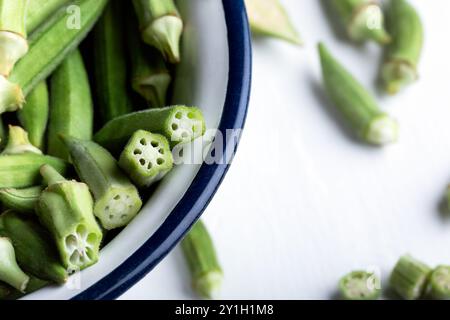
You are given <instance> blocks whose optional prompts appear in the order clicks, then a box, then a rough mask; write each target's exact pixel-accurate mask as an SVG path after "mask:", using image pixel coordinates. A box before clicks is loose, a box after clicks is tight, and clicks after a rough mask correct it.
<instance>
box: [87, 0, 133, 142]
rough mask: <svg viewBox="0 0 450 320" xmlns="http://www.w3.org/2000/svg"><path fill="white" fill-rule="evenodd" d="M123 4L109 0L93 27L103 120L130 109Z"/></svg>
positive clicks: (115, 0) (97, 88)
mask: <svg viewBox="0 0 450 320" xmlns="http://www.w3.org/2000/svg"><path fill="white" fill-rule="evenodd" d="M123 4H124V3H123V1H122V0H111V1H110V2H109V4H108V5H107V7H106V10H105V11H104V13H103V15H102V17H101V18H100V20H99V22H98V23H97V25H96V26H95V28H94V30H93V37H94V43H95V47H94V49H93V51H94V63H95V68H94V78H95V89H96V95H97V101H98V105H99V109H100V113H101V115H102V118H103V121H104V122H107V121H109V120H111V119H114V118H116V117H118V116H121V115H124V114H127V113H129V112H131V111H132V108H131V102H130V99H129V96H128V91H127V82H128V79H127V66H126V61H127V59H126V51H125V45H124V33H123V30H124V29H125V25H124V18H123V17H124V16H125V13H124V6H123ZM80 138H81V139H82V137H80Z"/></svg>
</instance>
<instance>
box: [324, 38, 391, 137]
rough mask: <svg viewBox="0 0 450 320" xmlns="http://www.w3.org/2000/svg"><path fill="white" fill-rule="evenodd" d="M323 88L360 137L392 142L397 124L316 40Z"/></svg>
mask: <svg viewBox="0 0 450 320" xmlns="http://www.w3.org/2000/svg"><path fill="white" fill-rule="evenodd" d="M319 53H320V60H321V64H322V75H323V81H324V85H325V90H326V92H327V94H328V96H329V97H330V99H331V101H332V102H333V103H334V104H335V106H336V107H337V109H338V111H339V112H340V113H341V114H342V116H343V117H344V119H345V120H346V122H347V123H348V124H349V125H350V127H351V128H353V130H354V132H355V133H356V135H357V136H358V137H360V138H361V139H362V140H363V141H365V142H367V143H370V144H374V145H384V144H388V143H392V142H395V141H396V140H397V136H398V124H397V122H396V121H395V120H393V119H392V118H391V117H390V116H389V115H387V114H386V113H383V112H382V111H381V110H380V108H379V107H378V105H377V103H376V101H375V99H374V97H373V96H372V95H371V94H370V93H368V92H367V91H366V89H365V88H363V87H362V85H361V84H360V83H359V82H358V81H357V80H356V79H355V78H354V77H353V76H352V75H351V74H350V73H349V72H348V71H347V70H345V68H344V67H343V66H342V65H340V64H339V62H338V61H337V60H336V59H335V58H334V57H333V56H332V55H331V54H330V52H329V51H328V49H327V48H326V47H325V45H324V44H319Z"/></svg>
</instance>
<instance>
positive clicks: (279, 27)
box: [245, 0, 302, 45]
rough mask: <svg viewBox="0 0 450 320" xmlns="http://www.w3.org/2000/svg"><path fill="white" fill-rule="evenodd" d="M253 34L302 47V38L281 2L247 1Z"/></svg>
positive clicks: (265, 0) (277, 0)
mask: <svg viewBox="0 0 450 320" xmlns="http://www.w3.org/2000/svg"><path fill="white" fill-rule="evenodd" d="M245 6H246V8H247V14H248V19H249V23H250V27H251V29H252V31H253V33H255V34H258V35H264V36H269V37H275V38H279V39H282V40H285V41H288V42H290V43H292V44H295V45H301V44H302V41H301V39H300V36H299V34H298V32H297V30H296V29H295V27H294V25H293V24H292V22H291V20H290V18H289V16H288V14H287V12H286V10H285V9H284V8H283V5H282V4H281V2H280V1H279V0H245Z"/></svg>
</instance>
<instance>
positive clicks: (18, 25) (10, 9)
mask: <svg viewBox="0 0 450 320" xmlns="http://www.w3.org/2000/svg"><path fill="white" fill-rule="evenodd" d="M27 3H28V0H0V74H1V75H3V76H4V77H8V76H9V74H10V73H11V70H12V69H13V68H14V65H15V64H16V62H17V61H19V59H21V58H22V57H23V56H24V55H25V54H26V53H27V52H28V42H27V32H26V30H25V15H26V10H27Z"/></svg>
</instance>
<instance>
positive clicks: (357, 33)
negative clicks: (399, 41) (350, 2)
mask: <svg viewBox="0 0 450 320" xmlns="http://www.w3.org/2000/svg"><path fill="white" fill-rule="evenodd" d="M348 32H349V35H350V37H351V38H352V39H354V40H355V41H363V40H369V39H371V40H374V41H376V42H378V43H380V44H382V45H386V44H388V43H390V42H391V37H390V35H389V34H388V32H387V31H386V29H385V27H384V14H383V11H382V10H381V8H380V6H379V5H378V4H376V3H371V2H369V3H367V4H364V5H363V6H362V7H361V8H359V9H357V11H356V13H355V15H354V17H353V20H352V21H351V22H350V24H349V27H348Z"/></svg>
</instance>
